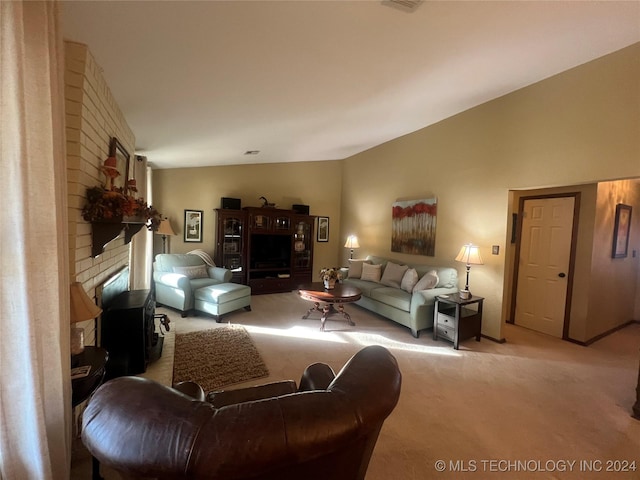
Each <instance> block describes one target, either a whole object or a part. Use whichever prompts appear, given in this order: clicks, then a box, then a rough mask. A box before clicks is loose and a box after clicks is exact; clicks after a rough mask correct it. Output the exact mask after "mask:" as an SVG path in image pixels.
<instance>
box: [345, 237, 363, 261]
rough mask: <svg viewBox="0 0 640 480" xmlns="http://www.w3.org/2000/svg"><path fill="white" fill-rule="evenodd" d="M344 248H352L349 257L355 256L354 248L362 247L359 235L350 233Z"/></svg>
mask: <svg viewBox="0 0 640 480" xmlns="http://www.w3.org/2000/svg"><path fill="white" fill-rule="evenodd" d="M344 248H350V249H351V252H350V253H349V258H350V259H351V258H353V249H354V248H360V244H359V243H358V237H356V236H355V235H349V236H348V237H347V243H345V244H344Z"/></svg>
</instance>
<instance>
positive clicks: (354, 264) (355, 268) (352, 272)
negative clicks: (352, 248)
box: [348, 259, 370, 278]
mask: <svg viewBox="0 0 640 480" xmlns="http://www.w3.org/2000/svg"><path fill="white" fill-rule="evenodd" d="M363 263H370V262H369V260H356V259H349V277H348V278H360V277H362V264H363Z"/></svg>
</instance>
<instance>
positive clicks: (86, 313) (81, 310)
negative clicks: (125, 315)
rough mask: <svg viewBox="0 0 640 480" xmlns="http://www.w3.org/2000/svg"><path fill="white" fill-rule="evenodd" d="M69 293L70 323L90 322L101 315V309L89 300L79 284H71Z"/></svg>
mask: <svg viewBox="0 0 640 480" xmlns="http://www.w3.org/2000/svg"><path fill="white" fill-rule="evenodd" d="M70 291H71V312H70V313H71V315H70V317H71V323H77V322H84V321H85V320H92V319H94V318H96V317H97V316H98V315H100V313H102V309H101V308H100V307H98V306H97V305H96V304H95V303H94V302H93V301H92V300H91V299H90V298H89V295H87V293H86V292H85V291H84V288H82V284H81V283H80V282H73V283H72V284H71V289H70Z"/></svg>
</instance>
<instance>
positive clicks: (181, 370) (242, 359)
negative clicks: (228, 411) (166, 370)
mask: <svg viewBox="0 0 640 480" xmlns="http://www.w3.org/2000/svg"><path fill="white" fill-rule="evenodd" d="M267 375H269V370H267V367H266V365H265V364H264V362H263V361H262V357H261V356H260V353H258V350H257V349H256V347H255V345H254V344H253V341H252V340H251V337H250V336H249V334H248V333H247V331H246V330H245V328H244V327H242V326H234V325H228V326H226V327H224V328H215V329H211V330H202V331H197V332H191V333H178V334H176V338H175V357H174V363H173V383H174V384H175V383H179V382H184V381H192V382H196V383H198V384H200V385H201V386H202V388H203V389H204V391H205V392H210V391H212V390H217V389H220V388H221V387H226V386H229V385H233V384H236V383H240V382H245V381H247V380H251V379H254V378H262V377H266V376H267Z"/></svg>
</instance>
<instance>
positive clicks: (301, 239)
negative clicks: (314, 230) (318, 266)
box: [293, 221, 313, 268]
mask: <svg viewBox="0 0 640 480" xmlns="http://www.w3.org/2000/svg"><path fill="white" fill-rule="evenodd" d="M311 237H312V235H311V223H310V222H305V221H299V222H297V223H296V225H295V230H294V232H293V258H294V263H293V264H294V266H295V268H311V242H312V241H313V239H312V238H311Z"/></svg>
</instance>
